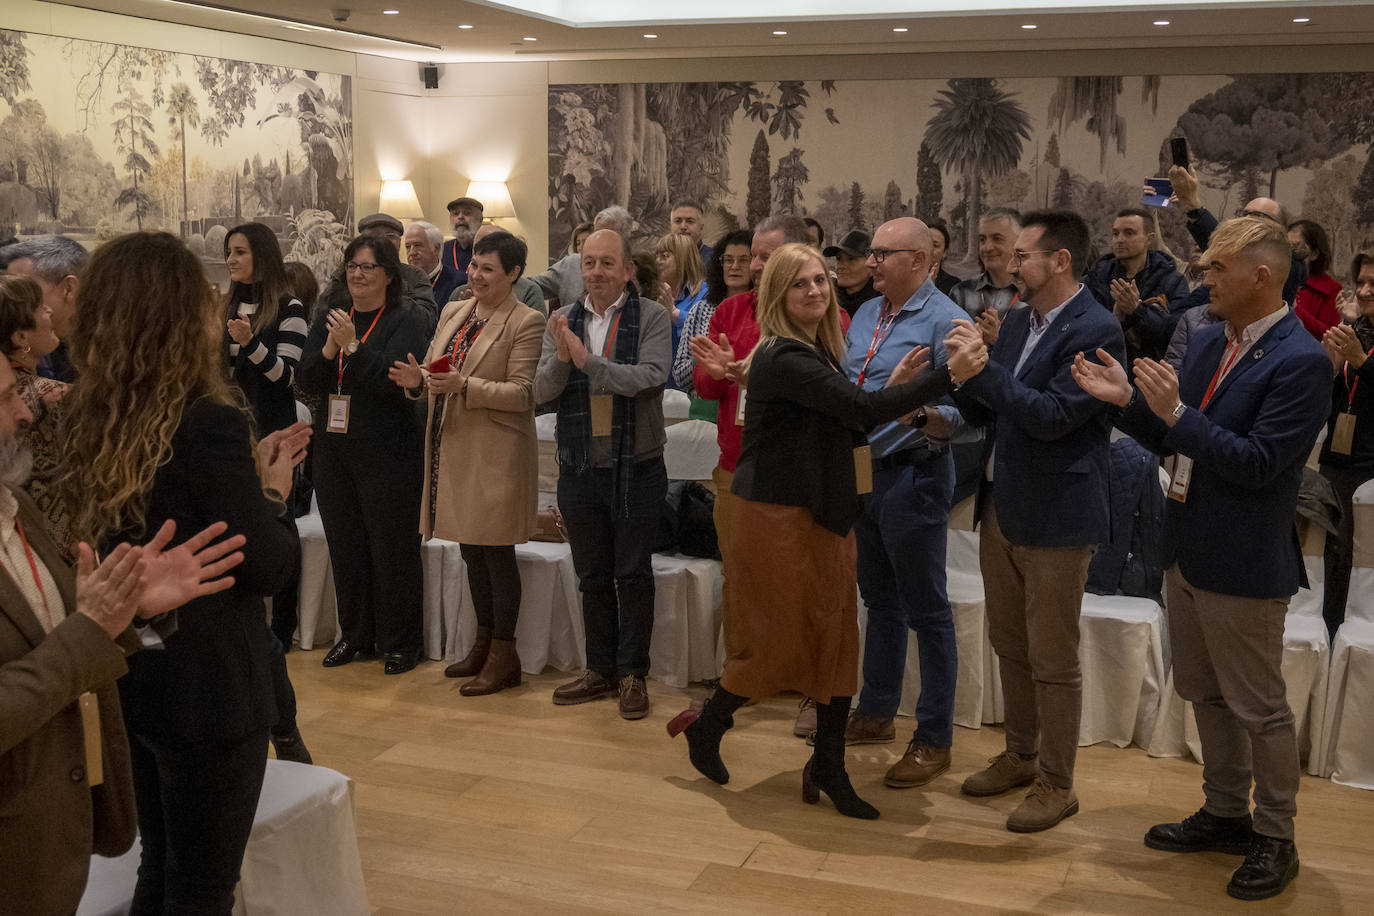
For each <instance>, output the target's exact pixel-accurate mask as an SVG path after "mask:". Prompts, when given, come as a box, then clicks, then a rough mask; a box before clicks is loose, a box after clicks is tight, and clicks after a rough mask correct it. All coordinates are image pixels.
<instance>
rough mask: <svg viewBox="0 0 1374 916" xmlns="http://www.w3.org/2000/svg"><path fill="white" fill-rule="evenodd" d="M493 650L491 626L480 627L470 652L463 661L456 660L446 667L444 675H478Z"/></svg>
mask: <svg viewBox="0 0 1374 916" xmlns="http://www.w3.org/2000/svg"><path fill="white" fill-rule="evenodd" d="M490 652H491V627H478V628H477V639H476V640H475V641H474V642H473V644H472V648H471V649H469V650H468V654H467V655H464V656H463V658H462V660H461V661H457V662H454V663H453V664H451V665H449V666H448V667H447V668H445V669H444V677H476V676H477V675H478V673H480V672H481V670H482V666H483V665H485V664H486V663H487V655H488V653H490Z"/></svg>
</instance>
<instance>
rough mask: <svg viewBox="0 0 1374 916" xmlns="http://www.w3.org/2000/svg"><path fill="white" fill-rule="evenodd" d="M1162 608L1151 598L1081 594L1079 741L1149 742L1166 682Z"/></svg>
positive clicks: (1121, 745) (1079, 622)
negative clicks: (1081, 671) (1081, 706)
mask: <svg viewBox="0 0 1374 916" xmlns="http://www.w3.org/2000/svg"><path fill="white" fill-rule="evenodd" d="M1164 627H1165V624H1164V610H1163V608H1161V607H1160V606H1159V604H1158V603H1156V602H1154V601H1152V600H1150V599H1149V598H1133V597H1130V596H1125V595H1084V596H1083V611H1082V614H1081V615H1080V616H1079V621H1078V632H1079V642H1078V659H1079V664H1080V665H1081V667H1082V670H1083V715H1082V719H1081V721H1080V723H1079V730H1078V743H1079V744H1083V745H1087V744H1097V743H1098V742H1100V741H1110V742H1111V743H1112V744H1115V745H1116V746H1117V747H1125V746H1126V745H1128V744H1132V743H1135V744H1139V745H1141V746H1142V747H1143V746H1145V745H1147V744H1148V743H1149V742H1150V739H1151V737H1152V735H1153V734H1154V729H1155V717H1156V716H1157V714H1158V712H1159V698H1160V693H1161V691H1162V689H1163V686H1164V683H1165V670H1166V669H1165V658H1166V654H1165V651H1164Z"/></svg>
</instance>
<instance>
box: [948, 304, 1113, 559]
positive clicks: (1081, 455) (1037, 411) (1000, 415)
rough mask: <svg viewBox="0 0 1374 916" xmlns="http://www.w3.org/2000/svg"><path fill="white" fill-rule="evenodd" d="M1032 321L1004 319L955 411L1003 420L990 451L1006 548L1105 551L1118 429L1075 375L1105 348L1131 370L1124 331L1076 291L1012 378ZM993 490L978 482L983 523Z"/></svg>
mask: <svg viewBox="0 0 1374 916" xmlns="http://www.w3.org/2000/svg"><path fill="white" fill-rule="evenodd" d="M1030 315H1031V309H1030V308H1029V307H1027V308H1020V309H1013V310H1012V311H1010V312H1008V313H1007V316H1006V318H1005V319H1003V321H1002V330H1001V332H1000V333H999V334H998V337H997V344H996V346H994V347H993V348H992V358H991V359H990V360H989V361H988V364H987V366H986V367H985V368H984V369H983V371H982V372H980V373H979V374H978V375H977V376H975V377H974V378H971V379H969V380H968V382H966V383H965V384H964V385H963V386H962V387H961V388H960V389H959V391H957V392H955V395H954V397H955V402H956V403H957V404H958V405H959V408H960V410H961V411H963V412H964V417H965V418H966V419H969V420H970V421H971V422H975V423H987V422H990V421H991V420H993V419H994V418H995V419H996V424H997V426H996V433H995V434H994V435H993V436H989V437H988V438H987V439H986V440H985V441H987V443H988V445H989V446H990V447H991V446H995V448H996V451H995V453H994V458H993V478H994V486H993V487H992V498H993V505H994V506H995V507H996V509H997V524H998V526H999V527H1000V528H1001V529H1002V533H1003V534H1004V535H1006V538H1007V540H1009V541H1011V542H1012V543H1013V544H1020V545H1022V546H1026V547H1082V546H1087V545H1091V544H1098V543H1100V542H1102V541H1104V540H1106V539H1107V535H1108V531H1109V516H1110V513H1109V511H1108V496H1107V478H1108V465H1109V458H1108V440H1109V438H1110V435H1111V421H1110V419H1109V412H1108V407H1107V405H1106V404H1104V403H1102V402H1101V401H1099V400H1097V399H1096V398H1094V397H1092V396H1091V395H1089V394H1088V393H1087V392H1085V391H1084V390H1083V389H1082V388H1079V387H1078V383H1077V382H1075V381H1074V380H1073V375H1072V374H1071V373H1070V371H1069V370H1070V367H1071V366H1072V365H1073V359H1074V357H1075V356H1077V355H1078V354H1079V353H1080V352H1086V353H1087V354H1088V355H1089V356H1092V354H1093V353H1094V352H1096V350H1097V348H1098V347H1101V348H1102V349H1104V350H1106V351H1107V352H1108V353H1110V354H1112V357H1113V358H1115V359H1117V360H1118V361H1119V360H1124V359H1125V358H1126V342H1125V340H1124V338H1123V337H1122V333H1121V325H1120V324H1119V323H1118V322H1117V320H1116V317H1115V316H1114V315H1113V314H1112V313H1111V312H1110V311H1108V310H1106V309H1104V308H1103V307H1102V306H1101V305H1099V304H1098V302H1097V300H1096V299H1094V298H1093V295H1092V293H1090V292H1089V291H1088V290H1087V288H1086V287H1079V290H1078V293H1077V294H1076V295H1074V296H1073V298H1071V299H1070V300H1069V301H1068V302H1067V303H1065V305H1064V310H1063V311H1062V312H1060V313H1059V315H1058V316H1057V317H1056V318H1055V321H1054V324H1053V325H1051V326H1050V327H1049V328H1047V329H1046V330H1045V333H1044V335H1043V336H1042V337H1041V338H1040V342H1039V343H1038V344H1036V347H1035V349H1034V350H1033V351H1031V354H1030V356H1029V357H1028V358H1027V359H1026V364H1025V365H1024V366H1022V367H1021V371H1020V372H1014V370H1015V368H1016V362H1017V360H1019V359H1020V358H1021V350H1022V349H1023V348H1024V346H1025V343H1026V339H1027V337H1028V335H1029V333H1030ZM986 458H987V455H986V454H984V460H986ZM987 490H988V487H987V485H986V481H985V480H982V479H980V480H979V487H978V500H977V507H978V516H979V517H981V515H982V505H983V500H984V499H985V498H986V496H987Z"/></svg>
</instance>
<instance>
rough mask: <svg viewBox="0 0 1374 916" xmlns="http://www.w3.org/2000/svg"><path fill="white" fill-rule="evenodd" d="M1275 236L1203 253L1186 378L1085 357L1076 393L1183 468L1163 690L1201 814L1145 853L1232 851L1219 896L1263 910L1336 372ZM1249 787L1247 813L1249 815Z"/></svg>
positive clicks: (1282, 878) (1245, 223)
mask: <svg viewBox="0 0 1374 916" xmlns="http://www.w3.org/2000/svg"><path fill="white" fill-rule="evenodd" d="M1289 256H1290V251H1289V248H1288V245H1287V238H1286V236H1285V234H1284V231H1283V227H1282V226H1280V225H1279V224H1278V223H1275V222H1273V221H1272V220H1268V219H1263V218H1259V217H1253V216H1247V217H1242V218H1240V219H1234V220H1228V221H1227V222H1224V223H1222V224H1221V226H1220V227H1219V228H1218V229H1217V231H1216V232H1215V233H1214V234H1213V235H1212V237H1211V242H1210V245H1209V247H1208V249H1207V251H1206V253H1205V254H1204V255H1203V263H1204V264H1205V265H1206V267H1207V276H1206V280H1205V281H1204V282H1206V284H1207V286H1208V287H1210V289H1211V296H1212V309H1213V310H1214V311H1215V312H1216V313H1217V314H1218V315H1220V316H1221V317H1222V318H1223V319H1224V321H1223V322H1221V323H1218V324H1214V325H1211V326H1209V327H1207V328H1205V329H1203V330H1202V331H1200V332H1198V335H1197V338H1196V340H1195V341H1194V342H1193V343H1192V344H1191V345H1190V346H1189V348H1188V352H1187V354H1186V355H1185V356H1184V359H1183V365H1182V367H1181V368H1180V369H1179V371H1178V372H1177V374H1175V372H1174V369H1173V367H1172V366H1170V365H1168V364H1167V363H1158V362H1155V361H1154V360H1149V359H1141V360H1137V361H1136V363H1135V378H1136V386H1137V389H1138V390H1136V391H1133V390H1132V389H1131V386H1130V384H1129V383H1128V382H1127V381H1126V374H1125V370H1124V369H1123V368H1122V367H1121V366H1119V365H1116V364H1115V363H1114V361H1113V360H1111V359H1106V358H1103V356H1102V354H1100V353H1099V354H1098V357H1099V358H1100V359H1102V365H1097V364H1095V363H1089V362H1087V361H1086V360H1081V359H1080V361H1079V362H1078V363H1077V364H1076V365H1075V367H1074V375H1075V378H1076V379H1077V380H1078V382H1079V384H1080V385H1082V386H1083V388H1084V389H1085V390H1086V391H1089V392H1091V393H1093V394H1094V395H1095V396H1097V397H1099V398H1101V399H1102V400H1104V401H1108V402H1111V403H1114V404H1116V405H1117V406H1119V407H1121V408H1122V413H1121V415H1120V417H1119V418H1118V419H1117V425H1118V426H1119V427H1120V428H1121V429H1122V430H1124V431H1126V432H1127V433H1130V434H1131V435H1132V436H1134V437H1135V438H1136V439H1137V440H1139V441H1140V442H1141V443H1142V444H1144V445H1146V446H1147V447H1149V448H1151V449H1153V450H1154V451H1156V452H1159V453H1161V454H1169V453H1173V454H1176V455H1177V458H1176V465H1175V471H1174V476H1173V479H1172V481H1171V482H1170V485H1169V496H1170V501H1169V505H1168V513H1167V517H1166V518H1167V523H1166V525H1167V527H1166V532H1167V533H1166V544H1167V545H1168V547H1167V552H1166V555H1165V563H1166V566H1167V569H1168V572H1167V573H1166V574H1165V600H1166V601H1167V603H1168V606H1169V639H1170V643H1171V645H1172V649H1173V670H1174V683H1175V685H1176V686H1177V687H1178V692H1179V694H1180V695H1181V696H1182V697H1183V698H1184V699H1186V700H1191V701H1192V703H1193V709H1194V711H1195V712H1196V714H1197V725H1198V736H1199V738H1201V740H1202V755H1203V758H1204V761H1205V762H1204V764H1203V770H1202V781H1203V795H1204V797H1205V801H1204V803H1203V806H1202V809H1201V810H1199V811H1198V812H1197V813H1196V814H1193V815H1191V816H1190V817H1188V818H1185V819H1184V820H1183V821H1181V822H1179V823H1174V824H1158V825H1156V826H1154V827H1151V828H1150V830H1149V831H1148V832H1147V833H1146V834H1145V845H1147V846H1150V847H1152V848H1154V849H1163V850H1167V851H1170V852H1199V851H1214V852H1229V853H1233V854H1237V855H1239V854H1244V855H1245V861H1244V863H1243V864H1242V865H1241V866H1240V868H1238V869H1237V870H1236V871H1235V873H1234V874H1233V875H1232V877H1231V881H1230V884H1229V885H1228V886H1227V888H1226V890H1227V893H1229V894H1230V895H1231V896H1233V897H1239V898H1241V899H1243V900H1259V899H1262V898H1265V897H1272V896H1274V895H1275V894H1278V893H1279V892H1281V891H1282V890H1283V889H1284V888H1285V887H1287V885H1288V882H1289V881H1291V880H1292V878H1293V876H1294V875H1296V874H1297V872H1298V854H1297V849H1296V848H1295V847H1294V845H1293V817H1294V815H1295V814H1296V813H1297V802H1296V797H1297V792H1298V778H1299V773H1300V770H1299V763H1298V743H1297V737H1296V735H1295V733H1294V728H1293V713H1292V711H1291V710H1290V709H1289V708H1288V702H1287V700H1286V698H1285V688H1284V681H1283V676H1282V674H1281V672H1280V669H1279V664H1280V661H1281V660H1282V656H1283V629H1284V618H1285V616H1286V614H1287V610H1288V601H1289V599H1290V598H1291V597H1292V596H1293V593H1294V592H1296V591H1297V590H1298V587H1299V585H1303V584H1306V581H1305V575H1304V572H1303V564H1302V551H1301V548H1300V547H1299V544H1298V538H1297V531H1296V528H1295V524H1294V521H1295V518H1296V510H1297V501H1298V485H1299V483H1300V481H1301V479H1302V468H1303V465H1304V464H1305V463H1306V461H1307V457H1308V454H1309V453H1310V452H1311V450H1312V444H1313V442H1315V441H1316V438H1317V434H1318V432H1319V431H1320V430H1321V428H1322V426H1323V425H1324V423H1325V417H1324V414H1325V413H1326V412H1327V410H1328V402H1329V398H1330V392H1331V363H1330V361H1329V360H1328V359H1327V358H1326V354H1325V353H1324V352H1323V351H1322V348H1321V346H1320V345H1319V344H1317V342H1316V341H1315V340H1313V339H1312V337H1311V335H1309V334H1307V333H1305V332H1304V329H1303V326H1302V323H1301V321H1299V320H1298V318H1297V317H1296V316H1295V315H1294V314H1293V312H1292V310H1291V309H1289V307H1288V306H1287V305H1285V304H1284V300H1283V285H1284V281H1285V280H1286V279H1287V277H1288V270H1289V260H1290V257H1289ZM1252 777H1253V783H1254V799H1255V810H1254V817H1253V819H1252V818H1251V815H1250V806H1249V799H1250V788H1251V782H1252Z"/></svg>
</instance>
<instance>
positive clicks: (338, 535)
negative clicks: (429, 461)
mask: <svg viewBox="0 0 1374 916" xmlns="http://www.w3.org/2000/svg"><path fill="white" fill-rule="evenodd" d="M331 436H332V437H333V438H335V439H342V438H344V437H343V436H340V435H338V434H336V433H323V434H321V435H320V436H319V439H321V440H326V441H319V442H317V443H316V449H315V466H314V468H313V472H314V474H315V495H316V499H317V501H318V502H319V506H320V521H321V522H322V523H323V524H324V536H325V539H326V540H327V541H328V542H329V559H330V562H331V563H332V564H333V566H334V591H335V593H336V594H337V595H338V601H339V628H340V630H341V631H342V635H343V638H344V639H346V640H348V642H349V643H350V644H351V645H354V646H357V647H358V648H360V649H363V650H371V649H373V648H374V647H375V648H376V650H377V651H379V652H419V651H420V650H421V648H422V645H423V622H422V616H423V611H422V604H421V602H422V600H423V591H424V575H423V572H422V570H421V567H420V528H419V524H420V488H421V487H422V486H423V481H424V475H423V474H422V473H421V463H422V461H423V459H422V456H421V455H420V454H419V453H418V452H416V453H414V454H412V452H413V451H414V450H415V449H418V446H419V438H418V437H416V438H415V441H414V442H413V443H412V442H410V441H406V442H392V443H378V444H373V443H368V442H351V441H350V442H336V441H327V440H329V439H330V437H331Z"/></svg>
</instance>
